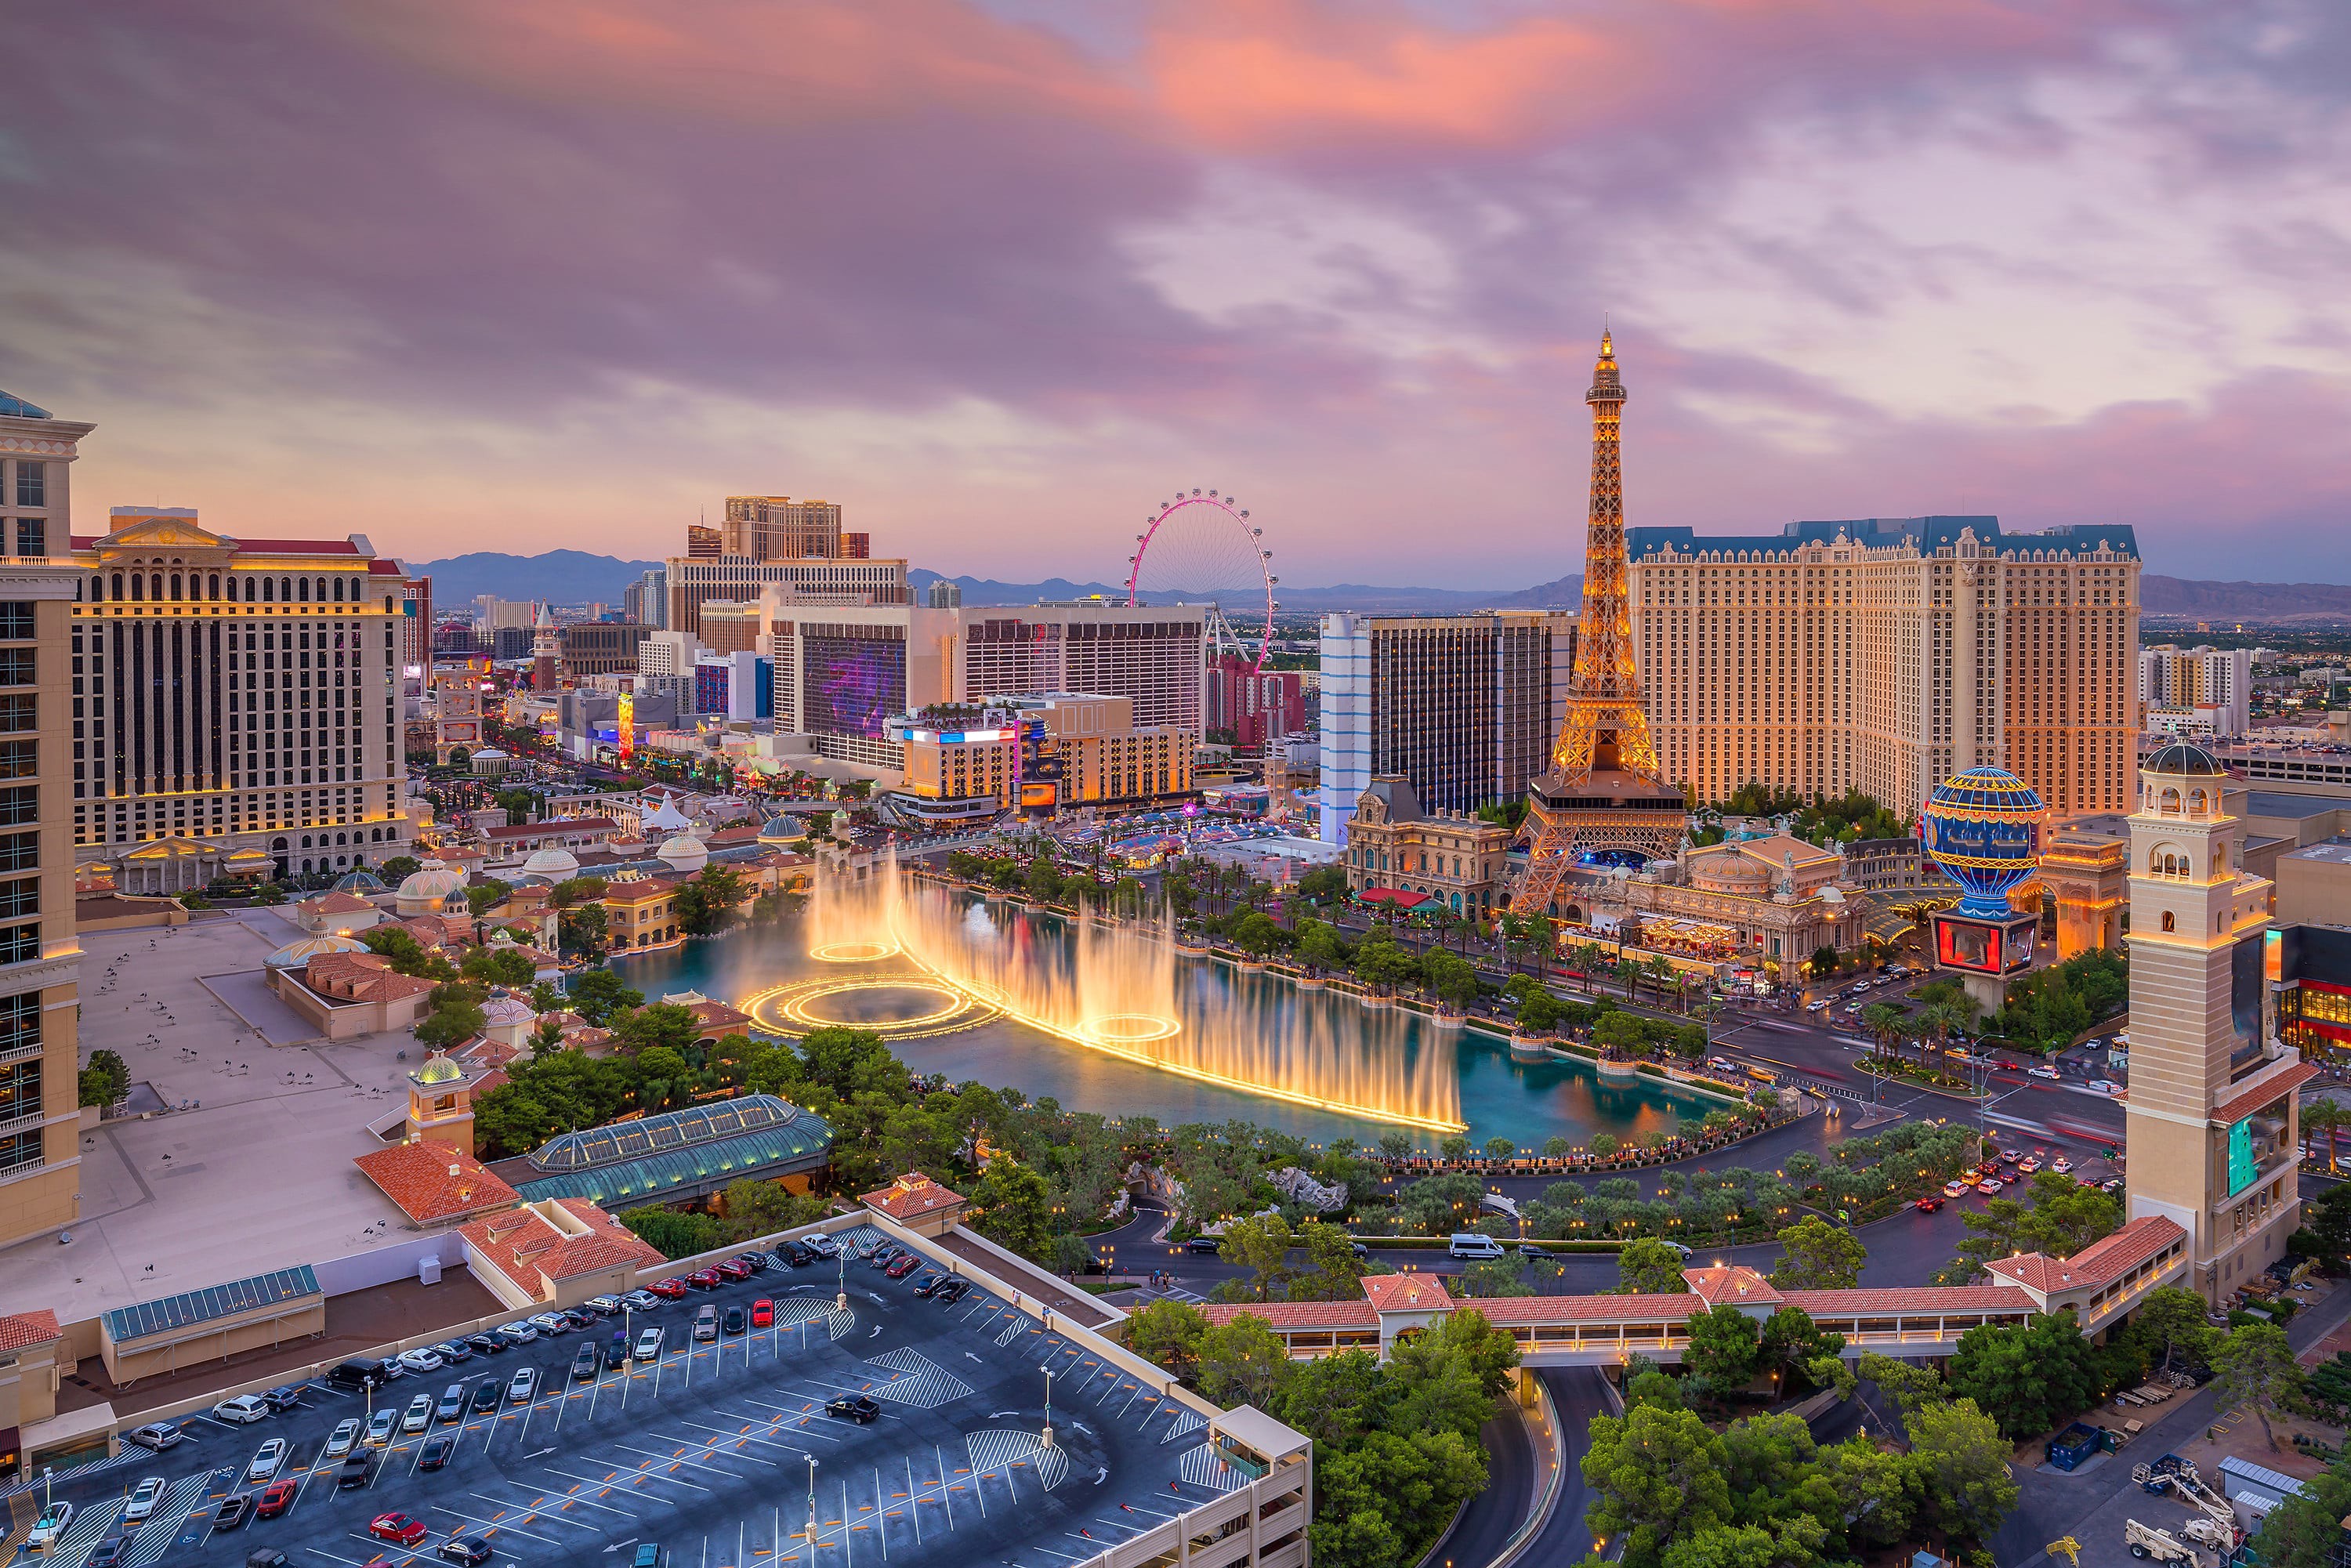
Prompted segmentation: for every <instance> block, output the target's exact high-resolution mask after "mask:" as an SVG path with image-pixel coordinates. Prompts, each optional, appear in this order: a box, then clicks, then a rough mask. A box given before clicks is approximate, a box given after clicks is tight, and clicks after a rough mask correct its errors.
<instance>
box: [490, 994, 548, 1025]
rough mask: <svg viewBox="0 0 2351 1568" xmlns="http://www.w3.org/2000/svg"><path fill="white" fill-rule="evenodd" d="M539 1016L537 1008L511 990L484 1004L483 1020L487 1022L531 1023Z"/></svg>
mask: <svg viewBox="0 0 2351 1568" xmlns="http://www.w3.org/2000/svg"><path fill="white" fill-rule="evenodd" d="M537 1018H538V1011H537V1009H534V1008H532V1006H531V1005H530V1004H529V1003H528V1002H527V1001H524V1000H523V999H522V998H520V997H517V996H516V995H515V994H514V993H512V992H511V991H509V992H507V994H506V995H505V996H502V997H492V998H490V999H489V1000H488V1001H486V1002H484V1003H483V1004H482V1021H483V1022H484V1023H486V1024H493V1025H495V1024H517V1023H529V1022H531V1021H532V1020H533V1019H537Z"/></svg>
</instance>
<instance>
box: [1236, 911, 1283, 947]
mask: <svg viewBox="0 0 2351 1568" xmlns="http://www.w3.org/2000/svg"><path fill="white" fill-rule="evenodd" d="M1289 936H1290V934H1289V933H1288V932H1286V931H1284V930H1282V928H1281V927H1280V926H1279V925H1275V924H1274V923H1273V921H1272V919H1271V918H1270V916H1268V915H1259V914H1255V913H1251V914H1249V915H1243V916H1241V918H1240V919H1239V920H1238V921H1237V922H1235V923H1234V925H1233V945H1234V946H1237V947H1238V948H1239V949H1240V950H1241V951H1242V952H1244V953H1248V954H1250V955H1251V956H1255V957H1259V958H1264V957H1269V956H1271V955H1273V954H1274V953H1276V952H1278V951H1279V950H1280V947H1281V946H1282V944H1283V943H1284V942H1286V941H1288V940H1289Z"/></svg>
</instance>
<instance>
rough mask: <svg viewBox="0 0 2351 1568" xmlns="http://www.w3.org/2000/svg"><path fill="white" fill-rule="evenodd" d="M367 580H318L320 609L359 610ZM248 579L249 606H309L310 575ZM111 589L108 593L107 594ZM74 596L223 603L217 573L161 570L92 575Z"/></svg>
mask: <svg viewBox="0 0 2351 1568" xmlns="http://www.w3.org/2000/svg"><path fill="white" fill-rule="evenodd" d="M25 553H26V554H30V553H33V552H30V551H26V552H25ZM244 581H245V602H246V603H247V604H256V603H257V604H279V603H284V604H308V603H309V602H310V585H311V581H312V580H311V579H309V578H307V577H267V576H263V575H259V574H254V575H250V576H247V577H246V578H245V580H244ZM365 581H366V579H365V578H360V577H350V578H344V577H321V578H319V579H318V580H317V582H318V590H319V600H318V601H319V603H320V604H322V605H323V604H328V603H334V604H344V603H348V604H350V606H351V607H352V608H353V609H356V608H358V606H359V602H360V585H361V584H362V583H364V582H365ZM126 582H127V586H128V587H129V590H130V591H129V593H128V594H126V593H125V592H124V591H123V590H124V588H125V586H126ZM167 583H168V585H169V588H170V591H169V592H168V593H167V592H165V587H166V584H167ZM236 583H237V578H236V574H235V573H234V572H232V573H231V574H230V576H229V585H228V599H227V601H226V602H229V603H235V602H236V599H237V591H236ZM110 589H111V592H110V591H109V590H110ZM74 597H75V599H76V600H78V601H82V602H86V603H90V604H104V603H108V602H113V603H125V602H127V603H131V604H142V603H147V602H149V601H156V602H162V601H170V600H181V601H198V602H206V601H209V602H214V603H218V602H223V601H222V600H221V574H220V573H219V572H216V571H214V572H193V571H192V572H189V573H187V574H185V576H184V577H183V575H182V574H181V573H179V572H176V571H175V572H172V573H170V574H169V575H168V576H167V575H166V574H165V573H163V572H160V571H157V572H143V571H134V572H132V573H131V575H130V577H129V578H128V579H127V580H126V579H125V578H124V576H123V574H122V573H120V572H119V571H118V572H115V573H113V574H112V575H111V577H108V576H105V575H102V574H100V573H98V572H92V573H91V574H90V579H89V589H88V592H87V595H86V596H85V594H84V591H83V590H82V588H81V587H80V585H78V584H77V585H76V587H75V590H74ZM392 607H393V606H392V597H391V596H390V595H387V596H386V597H385V599H384V601H383V608H384V612H385V613H387V614H389V613H391V612H392Z"/></svg>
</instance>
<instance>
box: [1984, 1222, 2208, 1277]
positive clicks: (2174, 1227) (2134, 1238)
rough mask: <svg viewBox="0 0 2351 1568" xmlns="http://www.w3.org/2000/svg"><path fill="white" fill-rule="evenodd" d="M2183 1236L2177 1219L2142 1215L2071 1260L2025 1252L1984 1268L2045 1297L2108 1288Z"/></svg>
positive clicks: (2081, 1251)
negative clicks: (2101, 1286)
mask: <svg viewBox="0 0 2351 1568" xmlns="http://www.w3.org/2000/svg"><path fill="white" fill-rule="evenodd" d="M2187 1235H2188V1233H2187V1232H2186V1231H2185V1230H2183V1229H2181V1228H2179V1222H2178V1221H2177V1220H2173V1219H2168V1218H2165V1217H2164V1216H2162V1215H2160V1214H2144V1215H2141V1216H2140V1217H2139V1218H2137V1219H2134V1220H2132V1221H2131V1222H2130V1223H2129V1224H2128V1225H2126V1226H2124V1227H2123V1228H2121V1229H2120V1230H2117V1231H2116V1232H2115V1233H2114V1234H2113V1235H2112V1236H2109V1237H2106V1238H2105V1239H2103V1240H2099V1241H2094V1242H2092V1243H2091V1244H2090V1245H2089V1246H2087V1247H2085V1248H2083V1249H2081V1250H2080V1251H2079V1252H2076V1253H2074V1255H2073V1256H2072V1257H2071V1258H2050V1257H2046V1256H2043V1254H2041V1253H2039V1252H2025V1253H2022V1254H2019V1255H2018V1256H2016V1257H2013V1258H1996V1259H1994V1260H1992V1261H1991V1262H1990V1263H1987V1264H1985V1265H1984V1267H1985V1268H1986V1269H1987V1270H1990V1271H1991V1273H1994V1274H1997V1275H1999V1276H2001V1278H2003V1279H2010V1280H2014V1281H2017V1282H2018V1283H2019V1284H2022V1285H2029V1286H2031V1287H2032V1289H2034V1290H2036V1291H2040V1292H2041V1293H2042V1294H2043V1295H2044V1296H2045V1295H2047V1294H2048V1293H2049V1292H2050V1291H2074V1290H2081V1289H2083V1288H2085V1287H2089V1288H2095V1287H2097V1286H2100V1285H2107V1284H2112V1283H2113V1282H2114V1281H2116V1280H2119V1279H2121V1278H2122V1277H2123V1276H2124V1275H2125V1274H2127V1273H2129V1272H2130V1271H2131V1270H2133V1269H2136V1268H2137V1267H2138V1266H2139V1265H2140V1264H2141V1263H2144V1262H2146V1261H2147V1260H2148V1259H2150V1258H2153V1257H2155V1256H2156V1255H2158V1253H2160V1252H2161V1251H2162V1250H2163V1249H2165V1248H2167V1247H2168V1246H2170V1245H2171V1244H2172V1243H2173V1242H2175V1241H2179V1240H2184V1239H2186V1238H2187Z"/></svg>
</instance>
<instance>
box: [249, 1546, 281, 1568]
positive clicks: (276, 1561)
mask: <svg viewBox="0 0 2351 1568" xmlns="http://www.w3.org/2000/svg"><path fill="white" fill-rule="evenodd" d="M245 1568H291V1565H290V1564H289V1563H287V1561H286V1553H284V1552H280V1551H278V1550H277V1548H275V1547H270V1546H265V1547H263V1548H262V1549H261V1550H260V1551H258V1552H246V1554H245Z"/></svg>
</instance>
